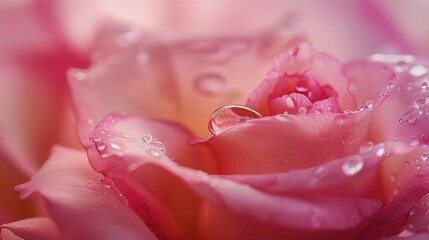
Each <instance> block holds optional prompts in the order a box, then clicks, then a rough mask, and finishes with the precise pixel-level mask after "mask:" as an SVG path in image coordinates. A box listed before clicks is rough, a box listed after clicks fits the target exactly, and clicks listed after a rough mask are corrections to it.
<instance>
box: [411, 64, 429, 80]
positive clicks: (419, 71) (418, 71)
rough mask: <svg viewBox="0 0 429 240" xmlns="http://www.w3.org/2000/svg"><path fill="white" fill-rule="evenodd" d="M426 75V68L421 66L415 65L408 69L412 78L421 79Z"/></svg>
mask: <svg viewBox="0 0 429 240" xmlns="http://www.w3.org/2000/svg"><path fill="white" fill-rule="evenodd" d="M426 73H428V68H427V67H426V66H423V65H415V66H414V67H412V68H411V69H410V74H411V75H413V76H414V77H421V76H423V75H425V74H426Z"/></svg>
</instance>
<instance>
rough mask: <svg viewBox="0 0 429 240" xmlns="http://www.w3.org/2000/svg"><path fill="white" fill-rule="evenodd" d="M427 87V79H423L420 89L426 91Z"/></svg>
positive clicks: (428, 81)
mask: <svg viewBox="0 0 429 240" xmlns="http://www.w3.org/2000/svg"><path fill="white" fill-rule="evenodd" d="M428 87H429V80H428V79H423V81H422V83H421V84H420V88H421V89H423V90H426V89H428Z"/></svg>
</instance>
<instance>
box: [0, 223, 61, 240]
mask: <svg viewBox="0 0 429 240" xmlns="http://www.w3.org/2000/svg"><path fill="white" fill-rule="evenodd" d="M5 230H8V231H10V232H11V233H12V234H13V235H14V236H16V237H20V238H22V239H31V240H58V239H61V235H60V232H59V231H58V229H57V227H56V226H55V223H54V222H52V220H51V219H49V218H44V217H38V218H28V219H24V220H20V221H17V222H12V223H6V224H3V225H1V226H0V232H1V233H0V238H1V239H3V240H9V239H10V240H12V239H15V238H14V237H10V238H9V237H7V236H6V233H5Z"/></svg>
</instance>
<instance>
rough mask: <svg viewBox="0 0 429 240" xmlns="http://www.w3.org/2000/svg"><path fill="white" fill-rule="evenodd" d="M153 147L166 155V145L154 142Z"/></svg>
mask: <svg viewBox="0 0 429 240" xmlns="http://www.w3.org/2000/svg"><path fill="white" fill-rule="evenodd" d="M152 147H154V148H156V149H157V150H158V151H159V152H160V153H162V154H163V153H165V147H164V144H162V142H160V141H156V140H155V141H152Z"/></svg>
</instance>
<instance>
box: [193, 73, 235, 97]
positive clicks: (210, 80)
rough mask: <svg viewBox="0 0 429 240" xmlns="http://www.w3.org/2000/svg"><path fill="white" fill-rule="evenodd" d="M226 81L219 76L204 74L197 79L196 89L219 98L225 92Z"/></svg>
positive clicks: (195, 82)
mask: <svg viewBox="0 0 429 240" xmlns="http://www.w3.org/2000/svg"><path fill="white" fill-rule="evenodd" d="M226 86H227V84H226V80H225V79H224V78H223V77H222V76H221V75H219V74H216V73H209V74H203V75H200V76H198V77H196V78H195V81H194V87H195V89H196V90H197V91H198V92H200V93H202V94H206V95H210V96H217V95H220V94H222V93H224V92H225V90H226Z"/></svg>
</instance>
